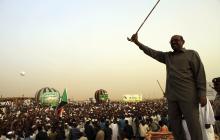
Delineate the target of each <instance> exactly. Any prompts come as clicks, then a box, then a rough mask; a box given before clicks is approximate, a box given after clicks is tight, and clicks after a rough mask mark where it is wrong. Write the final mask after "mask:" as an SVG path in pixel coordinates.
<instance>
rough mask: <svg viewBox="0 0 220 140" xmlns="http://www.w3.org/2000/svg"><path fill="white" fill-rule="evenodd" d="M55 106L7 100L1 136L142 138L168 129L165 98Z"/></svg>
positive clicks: (31, 139) (28, 139)
mask: <svg viewBox="0 0 220 140" xmlns="http://www.w3.org/2000/svg"><path fill="white" fill-rule="evenodd" d="M55 110H56V109H54V108H51V107H45V106H39V105H38V104H36V103H35V102H34V100H31V102H29V103H28V104H26V103H21V101H20V102H19V103H15V102H13V101H10V102H7V105H5V106H2V108H1V112H0V124H1V127H0V139H1V140H6V139H15V140H16V139H17V140H77V139H81V140H83V139H88V140H117V139H144V138H145V137H146V132H147V131H168V128H167V125H168V118H167V103H166V100H164V99H157V100H147V101H142V102H130V103H129V102H106V103H101V104H97V103H88V102H81V103H80V102H74V103H68V104H67V105H65V106H64V112H63V113H62V116H57V115H55V114H56V113H55Z"/></svg>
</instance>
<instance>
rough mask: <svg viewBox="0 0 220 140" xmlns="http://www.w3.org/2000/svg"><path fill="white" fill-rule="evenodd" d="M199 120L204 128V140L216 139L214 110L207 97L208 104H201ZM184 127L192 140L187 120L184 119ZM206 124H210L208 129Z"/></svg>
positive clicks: (188, 137) (187, 137)
mask: <svg viewBox="0 0 220 140" xmlns="http://www.w3.org/2000/svg"><path fill="white" fill-rule="evenodd" d="M199 121H200V125H201V129H202V136H203V140H215V133H214V129H213V125H214V124H215V118H214V112H213V109H212V106H211V103H210V101H209V100H208V99H207V104H206V105H205V106H204V107H201V105H199ZM182 124H183V128H184V130H185V133H186V139H187V140H191V137H190V134H189V130H188V128H187V124H186V121H185V120H183V121H182ZM205 124H210V128H208V129H206V128H205Z"/></svg>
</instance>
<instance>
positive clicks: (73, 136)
mask: <svg viewBox="0 0 220 140" xmlns="http://www.w3.org/2000/svg"><path fill="white" fill-rule="evenodd" d="M71 127H72V128H71V129H70V133H69V139H70V140H78V139H79V138H80V133H81V132H80V131H79V129H78V128H77V123H76V122H72V123H71Z"/></svg>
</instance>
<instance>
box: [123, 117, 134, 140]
mask: <svg viewBox="0 0 220 140" xmlns="http://www.w3.org/2000/svg"><path fill="white" fill-rule="evenodd" d="M124 135H125V138H127V139H128V140H131V139H132V138H133V136H134V133H133V129H132V126H131V125H130V124H129V123H128V120H125V127H124Z"/></svg>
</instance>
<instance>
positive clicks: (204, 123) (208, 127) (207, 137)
mask: <svg viewBox="0 0 220 140" xmlns="http://www.w3.org/2000/svg"><path fill="white" fill-rule="evenodd" d="M199 119H200V124H201V128H202V135H203V140H215V133H214V129H213V125H214V124H215V117H214V112H213V109H212V106H211V103H210V101H209V100H208V98H207V104H206V105H205V106H204V107H201V106H199Z"/></svg>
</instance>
